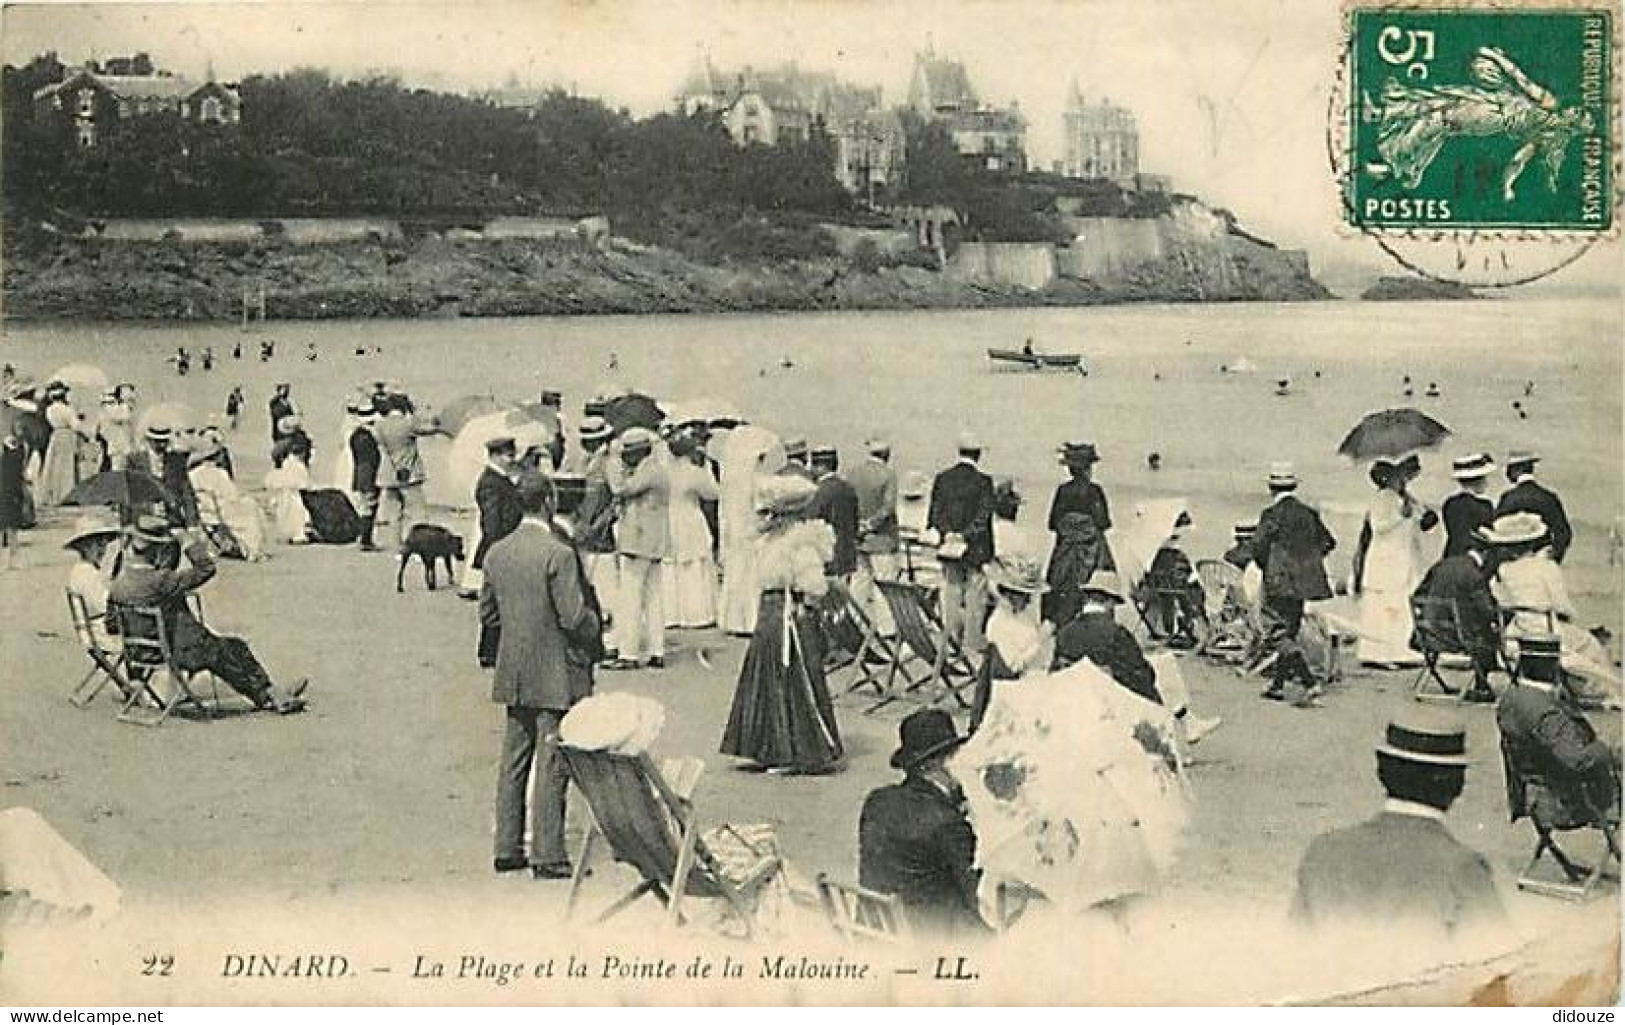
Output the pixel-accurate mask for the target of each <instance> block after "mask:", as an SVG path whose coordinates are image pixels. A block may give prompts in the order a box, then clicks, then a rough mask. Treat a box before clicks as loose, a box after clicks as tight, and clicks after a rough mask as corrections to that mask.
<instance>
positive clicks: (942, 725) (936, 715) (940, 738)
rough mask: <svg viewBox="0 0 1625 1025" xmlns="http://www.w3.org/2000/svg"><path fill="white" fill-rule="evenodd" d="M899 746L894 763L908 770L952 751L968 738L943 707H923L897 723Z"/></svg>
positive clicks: (892, 759) (892, 765)
mask: <svg viewBox="0 0 1625 1025" xmlns="http://www.w3.org/2000/svg"><path fill="white" fill-rule="evenodd" d="M897 740H898V744H897V750H896V751H894V752H892V756H891V767H892V768H894V769H903V770H905V771H906V770H908V769H912V768H914V766H916V765H918V764H920V763H921V762H923V761H925V760H926V759H927V758H930V757H932V756H933V755H939V754H942V753H943V752H945V751H951V750H953V749H954V748H956V747H958V746H959V745H960V744H963V743H964V742H965V738H964V737H961V736H960V735H959V733H958V731H957V730H955V729H954V719H953V716H951V715H949V714H948V713H947V711H946V710H944V709H941V708H922V709H920V710H919V711H917V712H911V713H909V716H908V718H906V719H904V720H903V722H902V724H901V725H900V726H898V727H897Z"/></svg>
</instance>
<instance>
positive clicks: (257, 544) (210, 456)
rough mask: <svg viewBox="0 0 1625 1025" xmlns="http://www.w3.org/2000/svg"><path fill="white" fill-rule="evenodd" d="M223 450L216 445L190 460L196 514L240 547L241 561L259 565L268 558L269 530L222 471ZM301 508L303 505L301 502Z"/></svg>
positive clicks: (255, 508) (253, 505)
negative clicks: (227, 532) (225, 532)
mask: <svg viewBox="0 0 1625 1025" xmlns="http://www.w3.org/2000/svg"><path fill="white" fill-rule="evenodd" d="M225 453H226V450H225V448H224V447H223V446H221V445H220V444H219V443H218V442H217V443H214V444H213V445H211V447H210V448H209V449H208V450H207V451H206V452H204V453H202V454H200V455H198V456H194V457H193V465H192V469H191V472H190V473H189V474H188V476H189V477H190V478H191V479H192V490H193V491H195V492H196V493H197V496H198V514H199V515H200V516H201V517H202V520H203V522H204V523H205V524H209V525H216V524H218V525H220V526H224V527H225V528H226V529H227V530H228V531H230V532H231V536H232V537H234V538H236V540H237V544H238V545H240V546H241V547H242V551H243V558H245V559H247V560H248V561H249V562H259V561H260V560H262V559H267V558H269V557H270V555H269V554H268V553H267V552H266V541H267V536H268V535H269V533H270V531H269V529H268V528H267V527H266V524H265V513H264V512H263V511H262V510H261V509H260V507H259V504H258V503H257V502H255V501H254V500H253V499H252V498H250V497H249V496H247V495H245V494H243V493H242V492H241V491H240V490H238V488H237V482H236V481H235V480H233V479H232V477H231V474H230V473H228V472H227V471H226V461H227V457H226V454H225ZM301 508H303V502H301Z"/></svg>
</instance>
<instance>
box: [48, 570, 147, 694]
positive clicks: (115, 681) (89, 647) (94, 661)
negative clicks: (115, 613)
mask: <svg viewBox="0 0 1625 1025" xmlns="http://www.w3.org/2000/svg"><path fill="white" fill-rule="evenodd" d="M65 593H66V595H67V598H68V617H69V619H71V620H72V622H73V634H74V636H75V637H77V638H78V639H79V644H80V646H81V647H83V648H84V649H85V657H86V658H88V659H90V668H89V669H88V670H86V671H85V675H84V676H83V677H82V678H81V679H80V680H79V683H78V685H77V686H75V687H74V688H73V692H72V693H71V694H70V695H69V696H68V702H69V703H70V704H72V705H73V706H74V707H75V708H84V707H85V706H86V705H88V704H90V703H91V702H92V701H94V700H95V699H96V695H97V694H100V693H101V691H102V688H103V687H105V686H107V685H108V684H109V683H111V684H112V685H113V686H114V687H116V688H117V689H118V692H119V696H120V698H121V699H122V700H123V701H124V702H128V701H129V700H130V697H131V695H132V693H133V692H134V691H135V687H134V686H133V685H132V684H131V683H130V681H129V680H127V679H125V676H124V672H123V670H121V669H120V668H119V664H118V663H119V657H120V656H119V651H118V650H117V649H116V648H109V647H105V646H104V645H103V644H102V640H101V638H100V637H99V636H97V629H98V625H99V626H100V628H101V629H103V630H106V624H107V623H109V622H110V620H109V619H108V616H107V613H105V612H104V613H102V614H101V615H94V614H92V613H91V611H90V606H89V605H88V604H86V602H85V599H84V596H83V595H79V594H75V593H74V592H73V591H66V592H65Z"/></svg>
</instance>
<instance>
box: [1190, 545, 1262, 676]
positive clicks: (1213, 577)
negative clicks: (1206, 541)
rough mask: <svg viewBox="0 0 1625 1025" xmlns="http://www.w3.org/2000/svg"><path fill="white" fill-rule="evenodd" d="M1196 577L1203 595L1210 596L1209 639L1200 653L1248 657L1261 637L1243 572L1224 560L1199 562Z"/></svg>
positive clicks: (1198, 649) (1200, 648)
mask: <svg viewBox="0 0 1625 1025" xmlns="http://www.w3.org/2000/svg"><path fill="white" fill-rule="evenodd" d="M1196 578H1197V579H1198V580H1200V581H1201V582H1202V593H1203V594H1204V595H1205V596H1206V597H1207V621H1208V634H1207V637H1206V639H1204V640H1203V641H1202V644H1201V645H1200V646H1199V647H1198V648H1197V649H1196V653H1197V654H1199V655H1208V656H1215V655H1219V654H1220V653H1224V654H1225V655H1227V656H1233V657H1235V658H1238V659H1239V658H1245V657H1246V653H1247V652H1248V651H1250V650H1251V649H1252V647H1253V645H1254V644H1256V643H1257V641H1258V637H1257V634H1256V631H1255V630H1254V627H1253V620H1252V618H1251V617H1250V616H1249V615H1248V612H1247V606H1248V602H1247V598H1246V595H1245V594H1243V593H1242V587H1241V570H1239V569H1237V568H1236V567H1235V566H1233V565H1231V564H1230V563H1228V562H1225V561H1224V560H1223V559H1198V560H1197V562H1196Z"/></svg>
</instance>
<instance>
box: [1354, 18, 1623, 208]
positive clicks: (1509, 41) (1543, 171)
mask: <svg viewBox="0 0 1625 1025" xmlns="http://www.w3.org/2000/svg"><path fill="white" fill-rule="evenodd" d="M1348 24H1349V40H1348V47H1349V51H1348V62H1349V67H1348V82H1349V95H1348V106H1347V117H1348V118H1349V140H1348V146H1349V152H1348V155H1347V156H1348V160H1347V164H1346V171H1345V181H1344V188H1345V193H1346V194H1345V200H1346V202H1345V210H1346V216H1347V217H1348V218H1349V221H1350V223H1351V224H1352V225H1354V226H1356V227H1358V228H1360V229H1362V230H1367V231H1369V230H1373V229H1375V230H1390V229H1428V228H1435V229H1455V230H1463V229H1466V230H1475V231H1484V230H1497V231H1561V232H1564V233H1594V234H1595V233H1603V232H1606V231H1608V230H1609V229H1610V228H1611V227H1612V225H1613V207H1614V202H1613V198H1614V187H1615V183H1614V174H1615V170H1614V160H1615V146H1616V145H1617V142H1618V140H1617V138H1615V133H1616V132H1617V125H1616V120H1615V118H1614V117H1613V116H1612V99H1613V88H1614V83H1613V82H1612V80H1611V79H1612V76H1613V74H1614V56H1615V55H1614V53H1613V48H1614V45H1615V43H1614V13H1613V12H1612V11H1610V10H1609V9H1607V8H1606V7H1603V6H1602V5H1600V4H1599V5H1596V6H1594V7H1590V8H1587V7H1528V8H1516V7H1488V6H1484V7H1477V6H1455V7H1446V8H1438V9H1424V8H1411V7H1387V6H1384V7H1376V6H1372V7H1356V8H1354V9H1352V10H1351V11H1350V12H1349V21H1348Z"/></svg>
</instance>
